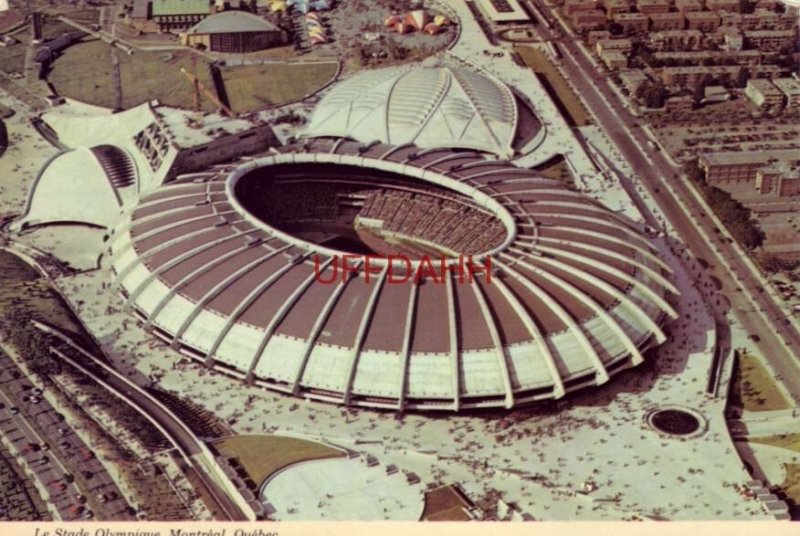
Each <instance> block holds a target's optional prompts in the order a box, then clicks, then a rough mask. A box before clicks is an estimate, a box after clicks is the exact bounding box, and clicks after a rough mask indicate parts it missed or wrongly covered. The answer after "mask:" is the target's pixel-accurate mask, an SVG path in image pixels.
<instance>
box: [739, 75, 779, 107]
mask: <svg viewBox="0 0 800 536" xmlns="http://www.w3.org/2000/svg"><path fill="white" fill-rule="evenodd" d="M744 94H745V95H747V98H748V99H750V100H751V101H752V103H753V104H755V105H756V106H760V107H768V106H778V105H781V104H783V99H784V97H785V95H784V94H783V92H782V91H781V90H780V89H778V88H777V87H776V86H775V84H773V83H772V82H771V81H769V80H765V79H763V78H755V79H751V80H748V81H747V86H745V90H744Z"/></svg>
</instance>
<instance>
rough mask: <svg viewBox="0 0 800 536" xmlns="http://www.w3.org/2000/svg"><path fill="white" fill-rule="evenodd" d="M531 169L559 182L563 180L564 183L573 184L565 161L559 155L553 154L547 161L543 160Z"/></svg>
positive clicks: (572, 178) (573, 180)
mask: <svg viewBox="0 0 800 536" xmlns="http://www.w3.org/2000/svg"><path fill="white" fill-rule="evenodd" d="M533 169H535V170H536V171H538V172H539V173H540V174H542V175H543V176H545V177H547V178H549V179H555V180H557V181H559V182H563V183H564V184H568V185H570V186H575V179H574V177H573V176H572V173H571V172H570V171H569V166H568V165H567V161H566V160H565V159H564V157H563V156H561V155H557V156H554V157H553V158H551V159H550V160H548V161H547V162H544V163H543V164H540V165H538V166H536V167H535V168H533Z"/></svg>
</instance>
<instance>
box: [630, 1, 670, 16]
mask: <svg viewBox="0 0 800 536" xmlns="http://www.w3.org/2000/svg"><path fill="white" fill-rule="evenodd" d="M671 4H672V2H671V1H670V0H636V9H638V10H639V13H644V14H645V15H649V14H651V13H666V12H667V11H669V8H670V5H671Z"/></svg>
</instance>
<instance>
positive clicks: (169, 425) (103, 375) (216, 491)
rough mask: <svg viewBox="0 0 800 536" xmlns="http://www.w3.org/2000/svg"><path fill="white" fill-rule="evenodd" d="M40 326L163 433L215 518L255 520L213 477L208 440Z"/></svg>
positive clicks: (72, 360) (81, 366) (82, 368)
mask: <svg viewBox="0 0 800 536" xmlns="http://www.w3.org/2000/svg"><path fill="white" fill-rule="evenodd" d="M37 327H39V328H40V329H42V330H43V331H46V332H47V333H50V334H52V335H55V336H56V337H59V338H60V339H62V340H64V341H65V342H67V344H70V345H71V346H72V347H73V348H75V349H76V350H78V351H79V352H80V355H81V358H80V362H78V361H77V356H67V355H65V354H57V355H59V357H61V358H62V359H63V360H64V361H66V362H67V363H69V364H70V365H72V366H73V367H75V368H77V369H78V370H80V371H82V372H83V373H85V374H87V375H88V376H89V377H91V378H92V379H93V380H95V381H96V382H98V383H99V384H100V385H102V386H103V387H104V388H106V389H109V390H110V391H111V392H112V393H113V394H114V395H115V396H118V397H119V398H122V399H123V400H124V401H125V402H126V403H128V404H129V405H130V406H131V407H133V408H134V409H136V410H137V411H139V412H140V413H141V414H142V415H143V416H144V417H145V418H147V419H148V420H149V421H150V422H151V423H153V424H154V425H155V426H156V427H157V428H158V429H159V431H161V432H162V433H163V434H164V436H165V437H166V438H167V439H168V440H169V441H170V442H171V443H172V444H173V445H174V446H175V448H176V449H177V451H178V452H179V453H180V454H181V456H182V457H183V458H184V460H185V461H186V462H187V465H188V467H186V468H185V469H184V471H185V472H187V476H189V477H195V478H194V479H193V480H195V481H197V482H199V483H200V484H201V485H202V486H203V487H204V491H205V492H206V493H205V494H203V496H204V497H206V498H208V499H209V500H210V501H211V502H213V504H209V505H208V507H209V509H210V510H211V511H212V513H215V514H216V515H215V517H216V518H222V519H221V520H226V521H248V520H250V521H252V519H251V518H250V517H248V516H247V515H246V514H245V513H244V512H243V511H242V509H241V508H240V507H239V505H238V504H237V503H236V502H235V501H234V500H233V499H232V498H231V497H230V495H229V493H228V492H227V490H226V489H224V486H222V485H220V482H219V480H218V479H219V478H220V476H219V475H217V478H215V477H214V474H213V473H214V467H213V465H214V464H213V463H210V461H209V460H208V457H209V456H210V452H209V451H208V449H207V447H206V446H205V444H204V443H203V442H202V440H201V439H199V438H198V437H197V436H195V435H194V434H193V433H192V432H191V431H190V430H189V428H188V427H187V426H186V425H185V424H184V423H183V422H182V421H181V420H180V419H179V418H178V417H177V416H176V415H175V414H174V413H172V412H171V411H170V410H168V409H167V408H166V407H164V406H163V405H162V404H161V403H160V402H159V401H158V400H156V399H155V398H153V396H152V395H150V394H149V393H147V392H146V391H144V390H143V389H141V388H140V387H138V386H137V385H136V384H134V383H133V382H131V381H130V380H128V379H127V378H125V377H124V376H122V375H121V374H120V373H118V372H117V371H115V370H114V369H113V368H111V367H110V366H109V365H107V364H106V363H104V362H103V361H101V360H100V359H98V358H96V357H94V356H92V355H90V354H88V353H87V352H85V351H83V349H81V348H79V347H78V346H76V345H75V344H74V343H73V342H72V340H71V339H70V338H69V337H67V336H66V335H64V334H62V333H61V332H59V331H57V330H55V329H53V328H52V327H50V326H45V325H43V324H39V323H37ZM221 478H225V477H221Z"/></svg>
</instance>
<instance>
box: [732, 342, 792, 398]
mask: <svg viewBox="0 0 800 536" xmlns="http://www.w3.org/2000/svg"><path fill="white" fill-rule="evenodd" d="M729 402H730V405H731V406H732V407H734V408H740V409H743V410H745V411H773V410H779V409H788V408H790V407H791V406H790V405H789V403H788V402H787V401H786V399H785V398H784V397H783V395H782V394H781V392H780V391H779V390H778V387H777V385H776V384H775V380H773V379H772V376H771V375H770V373H769V371H768V370H767V369H766V368H765V367H764V365H763V364H761V361H759V359H758V358H757V357H755V356H752V355H750V354H745V353H743V354H739V359H738V363H737V366H736V370H735V371H734V375H733V378H732V379H731V394H730V398H729Z"/></svg>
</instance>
